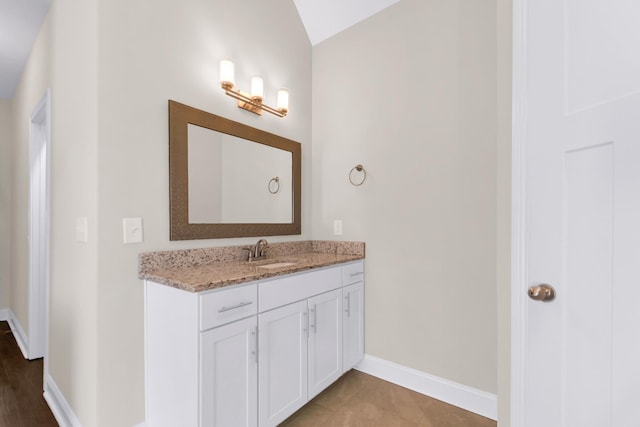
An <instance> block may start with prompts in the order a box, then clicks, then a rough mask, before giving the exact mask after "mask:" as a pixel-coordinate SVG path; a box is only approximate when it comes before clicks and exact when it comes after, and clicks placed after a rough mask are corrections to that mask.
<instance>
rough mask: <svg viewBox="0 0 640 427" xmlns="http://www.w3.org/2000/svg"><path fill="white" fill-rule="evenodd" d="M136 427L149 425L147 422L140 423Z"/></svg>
mask: <svg viewBox="0 0 640 427" xmlns="http://www.w3.org/2000/svg"><path fill="white" fill-rule="evenodd" d="M134 427H147V423H140V424H138V425H136V426H134Z"/></svg>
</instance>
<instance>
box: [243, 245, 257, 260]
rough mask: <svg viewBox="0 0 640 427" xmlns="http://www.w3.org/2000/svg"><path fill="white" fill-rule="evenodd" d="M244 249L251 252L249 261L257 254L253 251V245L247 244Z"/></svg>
mask: <svg viewBox="0 0 640 427" xmlns="http://www.w3.org/2000/svg"><path fill="white" fill-rule="evenodd" d="M242 250H243V251H247V252H249V258H248V259H249V261H251V260H252V259H253V257H254V256H255V254H254V253H253V248H252V247H249V246H247V247H244V248H242Z"/></svg>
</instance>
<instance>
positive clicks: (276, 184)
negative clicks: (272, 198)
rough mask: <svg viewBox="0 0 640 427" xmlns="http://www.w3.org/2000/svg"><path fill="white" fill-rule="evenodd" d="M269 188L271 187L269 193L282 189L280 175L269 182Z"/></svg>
mask: <svg viewBox="0 0 640 427" xmlns="http://www.w3.org/2000/svg"><path fill="white" fill-rule="evenodd" d="M267 188H268V189H269V193H271V194H276V193H277V192H278V191H280V177H277V176H274V177H273V178H271V179H270V180H269V184H267Z"/></svg>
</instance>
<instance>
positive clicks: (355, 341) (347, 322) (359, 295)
mask: <svg viewBox="0 0 640 427" xmlns="http://www.w3.org/2000/svg"><path fill="white" fill-rule="evenodd" d="M342 294H343V300H342V303H343V324H342V326H343V329H342V330H343V335H342V340H343V341H342V342H343V359H342V369H343V372H346V371H348V370H349V369H351V368H353V367H354V366H356V365H357V364H358V363H360V361H361V360H362V358H363V357H364V283H363V282H360V283H356V284H353V285H349V286H345V287H344V288H343V289H342Z"/></svg>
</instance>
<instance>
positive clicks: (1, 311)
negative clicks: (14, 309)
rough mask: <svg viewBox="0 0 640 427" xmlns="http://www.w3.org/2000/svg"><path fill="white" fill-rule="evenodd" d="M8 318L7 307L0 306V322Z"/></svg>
mask: <svg viewBox="0 0 640 427" xmlns="http://www.w3.org/2000/svg"><path fill="white" fill-rule="evenodd" d="M7 320H9V309H8V308H0V322H6V321H7Z"/></svg>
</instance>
